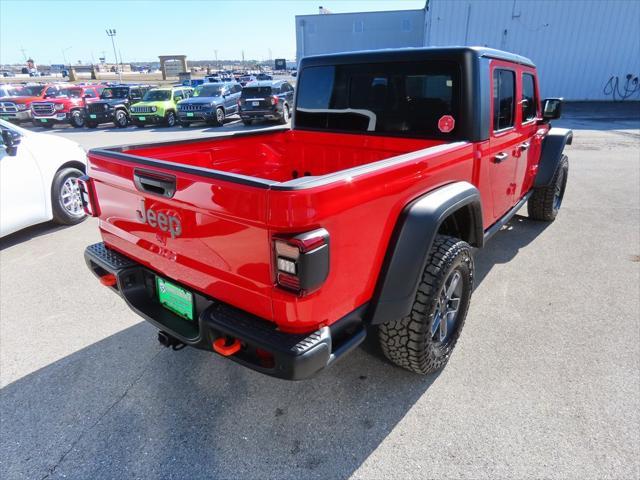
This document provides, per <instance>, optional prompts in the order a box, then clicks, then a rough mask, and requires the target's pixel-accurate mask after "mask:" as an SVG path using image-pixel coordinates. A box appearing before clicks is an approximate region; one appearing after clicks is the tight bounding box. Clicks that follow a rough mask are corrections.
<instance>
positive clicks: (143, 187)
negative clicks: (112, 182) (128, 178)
mask: <svg viewBox="0 0 640 480" xmlns="http://www.w3.org/2000/svg"><path fill="white" fill-rule="evenodd" d="M133 183H134V185H135V186H136V188H137V189H138V190H139V191H141V192H146V193H151V194H154V195H159V196H161V197H167V198H172V197H173V195H174V193H175V192H176V177H174V176H173V175H164V174H161V173H157V172H146V171H144V170H138V169H136V170H134V172H133Z"/></svg>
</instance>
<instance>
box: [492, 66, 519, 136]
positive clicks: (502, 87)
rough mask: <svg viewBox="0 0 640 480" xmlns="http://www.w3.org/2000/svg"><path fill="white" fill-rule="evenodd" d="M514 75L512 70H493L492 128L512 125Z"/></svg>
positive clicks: (497, 128) (495, 129)
mask: <svg viewBox="0 0 640 480" xmlns="http://www.w3.org/2000/svg"><path fill="white" fill-rule="evenodd" d="M515 91H516V75H515V72H514V71H512V70H502V69H496V70H494V72H493V130H494V131H497V130H504V129H505V128H510V127H513V124H514V114H515Z"/></svg>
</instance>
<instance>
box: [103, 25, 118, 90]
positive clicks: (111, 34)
mask: <svg viewBox="0 0 640 480" xmlns="http://www.w3.org/2000/svg"><path fill="white" fill-rule="evenodd" d="M105 31H106V32H107V35H108V36H109V37H110V38H111V46H112V47H113V56H114V57H115V65H116V68H118V54H117V53H116V42H115V40H114V39H113V38H114V37H115V36H116V29H115V28H108V29H107V30H105ZM118 81H119V82H120V83H122V69H120V68H118Z"/></svg>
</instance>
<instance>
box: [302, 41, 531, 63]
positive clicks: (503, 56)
mask: <svg viewBox="0 0 640 480" xmlns="http://www.w3.org/2000/svg"><path fill="white" fill-rule="evenodd" d="M447 55H452V56H461V55H473V56H475V57H484V58H495V59H499V60H504V61H507V62H513V63H517V64H520V65H527V66H530V67H535V65H534V63H533V62H532V61H531V60H530V59H528V58H527V57H523V56H522V55H517V54H515V53H511V52H505V51H504V50H497V49H495V48H487V47H457V46H453V47H411V48H386V49H380V50H361V51H356V52H342V53H331V54H327V55H313V56H309V57H305V58H303V59H302V61H301V62H302V63H303V64H304V65H322V64H329V63H340V64H345V63H354V62H362V61H376V60H380V61H389V60H414V61H415V60H423V59H425V60H426V59H429V58H430V57H433V56H438V57H443V56H447Z"/></svg>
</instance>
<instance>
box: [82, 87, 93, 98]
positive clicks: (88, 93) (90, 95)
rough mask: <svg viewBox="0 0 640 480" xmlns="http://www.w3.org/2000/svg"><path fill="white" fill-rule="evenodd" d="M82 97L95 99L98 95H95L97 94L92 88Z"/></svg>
mask: <svg viewBox="0 0 640 480" xmlns="http://www.w3.org/2000/svg"><path fill="white" fill-rule="evenodd" d="M82 95H83V96H84V97H88V98H93V97H95V96H96V94H95V92H94V91H93V89H92V88H87V89H86V90H85V91H84V92H83V93H82Z"/></svg>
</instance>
